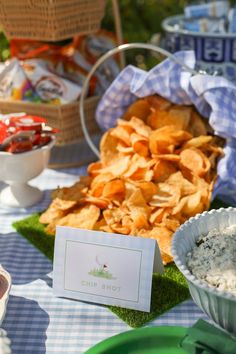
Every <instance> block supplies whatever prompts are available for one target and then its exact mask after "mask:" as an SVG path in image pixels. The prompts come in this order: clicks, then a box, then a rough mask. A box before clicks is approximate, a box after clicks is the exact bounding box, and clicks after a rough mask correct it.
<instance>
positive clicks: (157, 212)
mask: <svg viewBox="0 0 236 354" xmlns="http://www.w3.org/2000/svg"><path fill="white" fill-rule="evenodd" d="M167 209H168V208H155V209H154V210H153V211H152V213H151V215H150V218H149V221H150V223H151V224H155V223H156V224H159V223H161V222H162V219H163V217H164V215H165V213H166V210H167Z"/></svg>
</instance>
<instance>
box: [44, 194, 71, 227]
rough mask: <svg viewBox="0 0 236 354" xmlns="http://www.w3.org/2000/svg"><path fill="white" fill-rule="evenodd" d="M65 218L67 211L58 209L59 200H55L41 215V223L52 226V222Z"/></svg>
mask: <svg viewBox="0 0 236 354" xmlns="http://www.w3.org/2000/svg"><path fill="white" fill-rule="evenodd" d="M63 216H65V211H64V210H62V209H58V207H57V200H56V199H54V200H53V201H52V203H51V204H50V205H49V207H48V209H47V210H46V211H45V212H44V213H42V214H41V215H40V217H39V222H41V223H42V224H50V223H51V222H52V221H54V220H59V219H60V218H62V217H63Z"/></svg>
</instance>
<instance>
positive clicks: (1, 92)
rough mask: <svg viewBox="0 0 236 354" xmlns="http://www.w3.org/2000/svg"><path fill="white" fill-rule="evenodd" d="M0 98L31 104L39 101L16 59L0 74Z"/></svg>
mask: <svg viewBox="0 0 236 354" xmlns="http://www.w3.org/2000/svg"><path fill="white" fill-rule="evenodd" d="M0 98H8V99H13V100H22V101H33V102H35V101H38V100H39V97H38V95H37V94H36V92H35V90H34V88H33V86H32V85H31V83H30V81H29V80H28V79H27V77H26V75H25V73H24V71H23V70H22V68H21V66H20V63H19V61H18V60H17V59H13V60H11V61H10V63H9V64H8V65H7V66H6V67H5V69H3V70H2V72H1V73H0Z"/></svg>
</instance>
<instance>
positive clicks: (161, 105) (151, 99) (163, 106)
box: [145, 95, 172, 111]
mask: <svg viewBox="0 0 236 354" xmlns="http://www.w3.org/2000/svg"><path fill="white" fill-rule="evenodd" d="M145 100H146V101H147V102H148V104H149V105H150V107H151V108H154V109H156V110H158V111H164V110H168V108H169V107H171V106H172V104H171V102H170V101H168V100H166V99H165V98H163V97H161V96H158V95H151V96H147V97H146V98H145Z"/></svg>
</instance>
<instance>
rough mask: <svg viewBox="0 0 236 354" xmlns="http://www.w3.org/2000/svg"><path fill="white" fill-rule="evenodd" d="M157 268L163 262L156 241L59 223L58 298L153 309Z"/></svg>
mask: <svg viewBox="0 0 236 354" xmlns="http://www.w3.org/2000/svg"><path fill="white" fill-rule="evenodd" d="M154 271H155V272H159V273H162V272H163V265H162V260H161V255H160V251H159V248H158V246H157V242H156V241H155V240H153V239H148V238H141V237H133V236H124V235H118V234H110V233H105V232H98V231H90V230H81V229H78V228H72V227H65V226H59V227H57V230H56V240H55V250H54V263H53V292H54V295H56V296H60V297H67V298H71V299H77V300H82V301H89V302H94V303H99V304H106V305H114V306H120V307H125V308H130V309H135V310H142V311H146V312H149V311H150V302H151V288H152V274H153V272H154Z"/></svg>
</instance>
